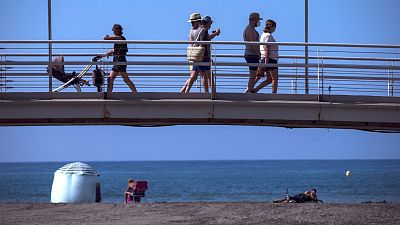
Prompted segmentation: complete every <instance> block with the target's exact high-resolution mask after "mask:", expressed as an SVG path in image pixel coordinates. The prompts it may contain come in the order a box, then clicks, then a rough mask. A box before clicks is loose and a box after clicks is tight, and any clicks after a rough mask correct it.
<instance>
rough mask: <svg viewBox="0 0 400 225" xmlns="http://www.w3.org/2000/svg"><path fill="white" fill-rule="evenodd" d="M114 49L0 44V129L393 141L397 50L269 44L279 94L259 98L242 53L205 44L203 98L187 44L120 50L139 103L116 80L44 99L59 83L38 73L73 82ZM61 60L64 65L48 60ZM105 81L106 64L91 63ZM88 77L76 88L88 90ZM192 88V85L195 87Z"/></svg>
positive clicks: (100, 44)
mask: <svg viewBox="0 0 400 225" xmlns="http://www.w3.org/2000/svg"><path fill="white" fill-rule="evenodd" d="M114 42H120V41H0V91H1V92H0V125H3V126H15V125H130V126H165V125H186V124H195V125H257V126H279V127H288V128H297V127H301V128H350V129H361V130H371V131H400V73H399V72H400V65H399V62H400V57H399V56H400V46H397V45H372V44H371V45H369V44H368V45H366V44H329V43H278V44H279V46H280V60H279V89H278V93H279V94H270V92H271V89H270V88H266V89H265V90H263V92H262V93H259V94H245V93H244V91H245V89H246V85H247V79H248V66H249V65H252V66H256V65H257V66H270V65H262V64H248V63H245V61H244V59H243V49H244V45H245V44H252V45H260V43H258V42H250V43H249V42H247V43H244V42H201V43H204V44H210V45H211V48H212V56H213V62H212V63H211V68H212V72H213V75H212V81H213V83H212V86H213V87H214V88H211V90H212V91H211V93H202V92H203V90H202V86H201V84H200V82H199V81H197V82H196V83H195V85H194V87H193V88H192V93H179V91H180V88H181V87H182V86H183V84H184V82H185V80H186V79H187V77H188V73H189V65H190V64H199V65H202V64H207V63H190V62H187V61H186V46H187V44H189V43H191V42H187V41H127V43H128V45H129V54H128V56H127V57H128V62H127V63H126V64H127V65H128V73H129V75H130V77H131V79H132V80H133V82H134V83H135V84H136V86H137V89H138V91H139V92H140V93H137V94H132V93H129V92H127V91H128V88H127V86H126V85H125V84H124V83H123V82H122V79H120V80H118V79H117V80H116V83H115V85H114V93H112V94H111V95H108V96H105V95H104V93H102V92H96V88H94V87H93V86H91V87H87V86H85V87H82V92H80V93H77V92H75V89H74V88H72V87H70V88H67V89H65V90H63V91H62V92H57V93H55V92H52V90H53V89H54V88H56V87H58V86H60V85H61V84H62V83H61V82H59V81H57V80H56V79H54V78H53V77H52V76H51V74H49V73H48V72H47V71H46V67H47V66H52V65H65V69H66V71H67V72H72V71H77V72H80V70H82V69H83V68H84V67H85V65H87V64H89V62H90V59H91V58H93V56H95V55H98V54H101V53H102V52H105V51H107V50H109V49H110V48H112V44H113V43H114ZM59 55H63V56H64V57H65V62H63V63H54V62H52V61H51V60H49V59H51V58H53V57H54V56H59ZM94 64H95V65H98V66H99V67H101V68H102V69H103V70H104V71H105V72H106V73H108V72H109V71H110V70H111V67H112V65H113V62H112V59H107V58H105V59H103V60H102V61H99V62H96V63H94ZM91 72H92V70H90V71H88V72H87V74H85V76H84V78H85V79H87V80H91V76H92V75H91ZM198 80H200V79H198Z"/></svg>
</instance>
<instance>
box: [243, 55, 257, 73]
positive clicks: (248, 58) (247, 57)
mask: <svg viewBox="0 0 400 225" xmlns="http://www.w3.org/2000/svg"><path fill="white" fill-rule="evenodd" d="M244 59H245V60H246V62H247V63H260V56H258V55H245V56H244ZM257 69H258V67H257V66H249V70H257Z"/></svg>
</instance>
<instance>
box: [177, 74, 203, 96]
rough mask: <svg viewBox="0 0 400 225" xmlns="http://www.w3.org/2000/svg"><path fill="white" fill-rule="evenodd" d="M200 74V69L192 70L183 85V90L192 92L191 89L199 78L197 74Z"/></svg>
mask: <svg viewBox="0 0 400 225" xmlns="http://www.w3.org/2000/svg"><path fill="white" fill-rule="evenodd" d="M198 75H199V71H194V70H192V72H190V77H189V78H188V79H187V80H186V82H185V84H184V85H183V87H182V89H181V92H190V89H191V88H192V86H193V83H194V82H195V81H196V80H197V76H198Z"/></svg>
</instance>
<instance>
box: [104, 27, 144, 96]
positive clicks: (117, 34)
mask: <svg viewBox="0 0 400 225" xmlns="http://www.w3.org/2000/svg"><path fill="white" fill-rule="evenodd" d="M122 30H123V28H122V26H121V25H119V24H114V26H113V28H112V31H113V32H114V36H109V35H106V36H104V37H103V39H104V40H126V38H125V37H124V36H122V34H123V32H122ZM127 52H128V45H127V44H126V43H115V44H114V49H113V50H111V51H109V52H107V53H105V54H104V55H101V57H105V56H110V55H113V56H114V57H113V62H126V53H127ZM126 67H127V66H126V65H114V66H113V68H112V71H111V73H110V76H109V77H108V85H107V93H108V94H109V93H111V92H112V90H113V86H114V80H115V78H116V77H117V76H118V74H121V76H122V78H123V80H124V82H125V83H126V84H127V85H128V86H129V88H130V89H131V91H132V92H133V93H136V92H137V90H136V87H135V84H133V82H132V81H131V80H130V79H129V75H128V73H127V72H126Z"/></svg>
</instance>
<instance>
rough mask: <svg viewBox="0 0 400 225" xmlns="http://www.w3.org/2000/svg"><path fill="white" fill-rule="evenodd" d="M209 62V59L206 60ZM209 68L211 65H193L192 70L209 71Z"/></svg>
mask: <svg viewBox="0 0 400 225" xmlns="http://www.w3.org/2000/svg"><path fill="white" fill-rule="evenodd" d="M203 62H204V61H203ZM208 62H209V61H208ZM210 70H211V65H209V66H197V65H193V71H210Z"/></svg>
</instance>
